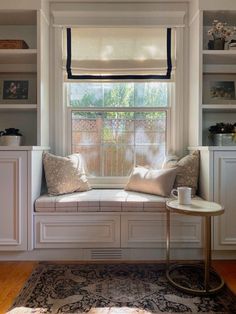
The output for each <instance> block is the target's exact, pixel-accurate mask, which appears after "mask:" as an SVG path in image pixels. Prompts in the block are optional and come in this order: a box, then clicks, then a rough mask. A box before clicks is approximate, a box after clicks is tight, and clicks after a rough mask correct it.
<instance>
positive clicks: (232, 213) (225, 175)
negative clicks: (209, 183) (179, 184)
mask: <svg viewBox="0 0 236 314" xmlns="http://www.w3.org/2000/svg"><path fill="white" fill-rule="evenodd" d="M214 201H215V202H218V203H220V204H222V205H223V206H224V208H225V212H224V214H223V215H221V216H218V217H214V249H216V250H217V249H218V250H235V249H236V227H235V222H236V152H233V151H232V152H230V151H228V152H223V151H221V152H220V151H218V152H215V153H214Z"/></svg>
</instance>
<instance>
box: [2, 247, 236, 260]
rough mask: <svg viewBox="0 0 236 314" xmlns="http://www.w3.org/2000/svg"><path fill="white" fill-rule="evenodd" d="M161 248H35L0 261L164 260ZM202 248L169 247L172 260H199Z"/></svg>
mask: <svg viewBox="0 0 236 314" xmlns="http://www.w3.org/2000/svg"><path fill="white" fill-rule="evenodd" d="M165 258H166V250H165V249H164V248H163V249H160V248H159V249H152V248H150V249H131V248H130V249H119V248H118V249H104V248H101V249H99V248H95V249H35V250H33V251H27V252H0V261H26V260H28V261H49V260H50V261H62V260H63V261H165ZM203 258H204V256H203V250H202V249H196V248H195V249H181V248H173V249H171V259H173V260H201V259H203ZM212 259H236V251H215V252H213V253H212Z"/></svg>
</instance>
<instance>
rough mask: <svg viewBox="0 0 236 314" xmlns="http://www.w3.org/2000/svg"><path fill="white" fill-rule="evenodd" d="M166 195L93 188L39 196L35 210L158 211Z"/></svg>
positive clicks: (162, 206) (163, 208) (163, 206)
mask: <svg viewBox="0 0 236 314" xmlns="http://www.w3.org/2000/svg"><path fill="white" fill-rule="evenodd" d="M166 200H168V198H166V197H161V196H156V195H151V194H144V193H139V192H132V191H124V190H123V189H93V190H90V191H86V192H75V193H71V194H66V195H60V196H49V195H47V194H45V195H42V196H40V197H39V198H38V199H37V200H36V202H35V211H36V212H133V211H135V212H160V211H163V210H165V202H166Z"/></svg>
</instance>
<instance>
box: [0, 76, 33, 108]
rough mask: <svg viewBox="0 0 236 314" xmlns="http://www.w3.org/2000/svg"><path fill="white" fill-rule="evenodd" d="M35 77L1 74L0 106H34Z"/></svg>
mask: <svg viewBox="0 0 236 314" xmlns="http://www.w3.org/2000/svg"><path fill="white" fill-rule="evenodd" d="M36 103H37V92H36V75H34V74H31V73H29V74H13V73H12V74H6V75H4V74H1V75H0V104H36Z"/></svg>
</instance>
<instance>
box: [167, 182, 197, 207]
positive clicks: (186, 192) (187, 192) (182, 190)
mask: <svg viewBox="0 0 236 314" xmlns="http://www.w3.org/2000/svg"><path fill="white" fill-rule="evenodd" d="M191 192H192V189H191V188H189V187H186V186H180V187H178V188H177V189H173V190H172V191H171V196H173V197H174V198H177V199H178V201H179V204H180V205H190V204H191Z"/></svg>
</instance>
